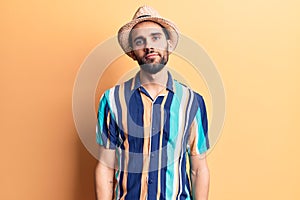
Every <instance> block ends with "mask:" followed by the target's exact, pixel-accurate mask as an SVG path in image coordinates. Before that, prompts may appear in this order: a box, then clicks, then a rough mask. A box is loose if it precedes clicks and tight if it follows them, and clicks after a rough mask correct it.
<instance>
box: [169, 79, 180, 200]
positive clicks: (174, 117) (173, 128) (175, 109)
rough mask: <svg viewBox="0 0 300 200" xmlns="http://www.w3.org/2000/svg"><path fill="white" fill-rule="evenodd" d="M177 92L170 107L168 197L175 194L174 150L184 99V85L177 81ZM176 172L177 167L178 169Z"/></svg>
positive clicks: (170, 197)
mask: <svg viewBox="0 0 300 200" xmlns="http://www.w3.org/2000/svg"><path fill="white" fill-rule="evenodd" d="M175 87H176V93H175V94H174V97H173V101H172V104H171V107H170V135H169V141H168V167H167V173H166V187H167V188H166V199H172V195H173V181H174V159H178V158H174V152H175V151H174V150H175V148H176V142H177V141H176V140H174V139H175V138H176V139H178V137H177V135H178V124H179V115H178V114H177V113H179V108H180V102H181V99H182V86H181V85H180V84H178V83H177V82H175ZM172 140H174V141H172ZM170 147H172V148H170ZM176 173H178V172H177V169H176Z"/></svg>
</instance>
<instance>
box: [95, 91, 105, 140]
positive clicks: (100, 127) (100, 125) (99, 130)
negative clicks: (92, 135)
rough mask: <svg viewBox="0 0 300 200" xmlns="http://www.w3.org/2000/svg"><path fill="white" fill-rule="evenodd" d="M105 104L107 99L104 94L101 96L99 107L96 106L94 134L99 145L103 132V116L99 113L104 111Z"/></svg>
mask: <svg viewBox="0 0 300 200" xmlns="http://www.w3.org/2000/svg"><path fill="white" fill-rule="evenodd" d="M106 104H107V99H106V97H105V96H103V97H102V98H101V101H100V104H99V108H98V113H99V116H98V125H97V134H96V140H97V143H98V144H100V145H103V140H102V138H101V134H102V133H103V122H104V116H102V115H101V114H103V113H104V110H105V106H106Z"/></svg>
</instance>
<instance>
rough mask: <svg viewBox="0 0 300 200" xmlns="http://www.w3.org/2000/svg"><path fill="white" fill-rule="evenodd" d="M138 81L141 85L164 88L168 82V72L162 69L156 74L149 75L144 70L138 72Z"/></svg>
mask: <svg viewBox="0 0 300 200" xmlns="http://www.w3.org/2000/svg"><path fill="white" fill-rule="evenodd" d="M140 80H141V84H142V85H153V86H162V87H166V85H167V81H168V70H167V69H166V67H164V68H163V69H162V70H161V71H159V72H158V73H156V74H150V73H148V72H145V71H144V70H142V69H141V70H140Z"/></svg>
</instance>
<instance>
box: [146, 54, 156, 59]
mask: <svg viewBox="0 0 300 200" xmlns="http://www.w3.org/2000/svg"><path fill="white" fill-rule="evenodd" d="M157 56H159V54H158V53H148V54H147V55H146V56H145V59H152V58H155V57H157Z"/></svg>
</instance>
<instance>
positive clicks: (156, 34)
mask: <svg viewBox="0 0 300 200" xmlns="http://www.w3.org/2000/svg"><path fill="white" fill-rule="evenodd" d="M150 35H151V36H158V35H162V33H160V32H156V33H151V34H150ZM143 38H144V37H143V36H138V37H136V38H135V39H134V40H133V42H135V41H136V40H138V39H143Z"/></svg>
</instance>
